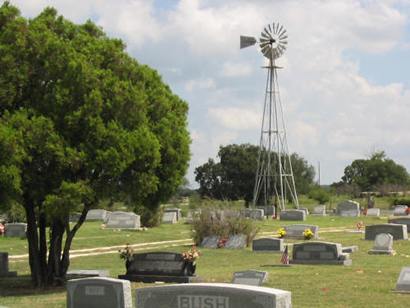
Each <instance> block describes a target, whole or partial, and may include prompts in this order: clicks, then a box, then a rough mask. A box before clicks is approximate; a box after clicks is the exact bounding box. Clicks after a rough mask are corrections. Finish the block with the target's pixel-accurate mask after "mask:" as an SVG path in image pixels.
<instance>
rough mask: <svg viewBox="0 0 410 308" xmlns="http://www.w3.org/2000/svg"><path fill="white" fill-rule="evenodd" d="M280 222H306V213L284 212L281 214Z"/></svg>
mask: <svg viewBox="0 0 410 308" xmlns="http://www.w3.org/2000/svg"><path fill="white" fill-rule="evenodd" d="M280 220H301V221H303V220H306V212H305V211H303V210H284V211H282V212H280Z"/></svg>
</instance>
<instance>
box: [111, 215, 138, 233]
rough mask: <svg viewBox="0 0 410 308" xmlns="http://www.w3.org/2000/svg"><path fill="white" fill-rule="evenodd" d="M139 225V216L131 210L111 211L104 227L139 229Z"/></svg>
mask: <svg viewBox="0 0 410 308" xmlns="http://www.w3.org/2000/svg"><path fill="white" fill-rule="evenodd" d="M140 227H141V223H140V216H139V215H137V214H135V213H133V212H121V211H117V212H112V213H111V214H110V217H109V218H108V221H107V224H106V228H113V229H139V228H140Z"/></svg>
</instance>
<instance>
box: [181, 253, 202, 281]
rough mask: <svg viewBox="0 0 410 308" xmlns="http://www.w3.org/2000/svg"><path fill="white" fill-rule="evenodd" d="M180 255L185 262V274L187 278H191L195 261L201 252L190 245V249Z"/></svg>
mask: <svg viewBox="0 0 410 308" xmlns="http://www.w3.org/2000/svg"><path fill="white" fill-rule="evenodd" d="M181 255H182V258H183V259H184V261H185V269H184V271H185V274H186V275H187V276H192V275H193V274H194V273H195V269H196V260H197V259H198V258H199V256H200V255H201V252H200V251H199V250H198V249H197V248H196V246H195V245H192V247H191V249H189V250H188V251H185V252H183V253H182V254H181Z"/></svg>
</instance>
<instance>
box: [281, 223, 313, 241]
mask: <svg viewBox="0 0 410 308" xmlns="http://www.w3.org/2000/svg"><path fill="white" fill-rule="evenodd" d="M283 228H284V229H285V231H286V235H285V238H286V237H289V238H298V239H303V238H304V235H303V232H305V230H307V229H310V231H312V233H313V238H314V239H318V238H319V226H317V225H305V224H295V225H287V226H284V227H283Z"/></svg>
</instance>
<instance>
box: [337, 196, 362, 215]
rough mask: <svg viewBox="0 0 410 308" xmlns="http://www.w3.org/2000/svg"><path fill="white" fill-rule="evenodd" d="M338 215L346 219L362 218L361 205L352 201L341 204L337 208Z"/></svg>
mask: <svg viewBox="0 0 410 308" xmlns="http://www.w3.org/2000/svg"><path fill="white" fill-rule="evenodd" d="M336 215H338V216H344V217H358V216H360V204H359V203H358V202H356V201H352V200H346V201H343V202H340V203H339V204H338V205H337V207H336Z"/></svg>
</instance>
